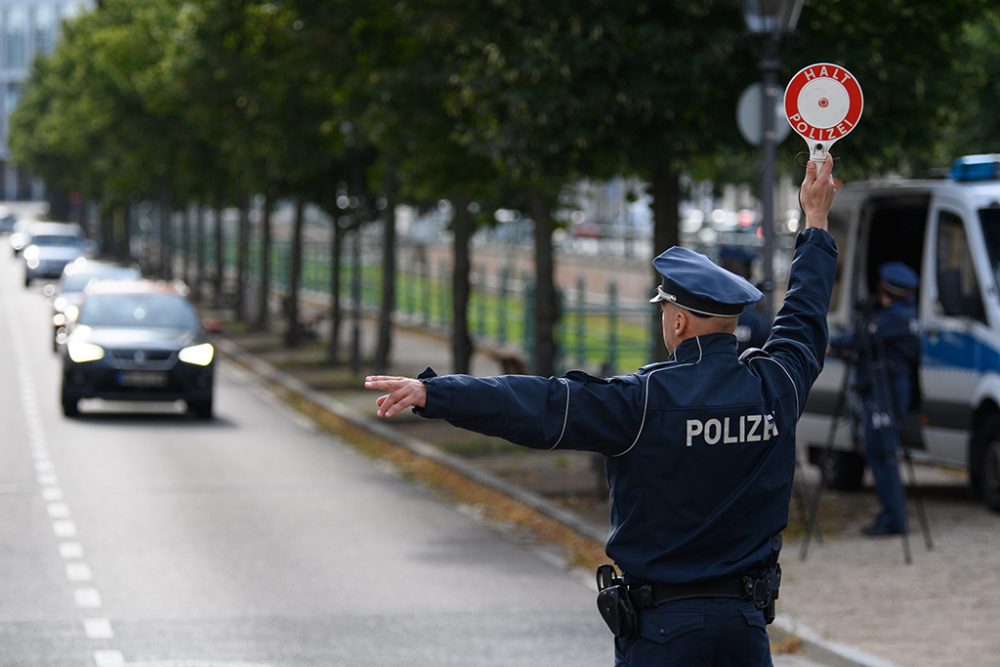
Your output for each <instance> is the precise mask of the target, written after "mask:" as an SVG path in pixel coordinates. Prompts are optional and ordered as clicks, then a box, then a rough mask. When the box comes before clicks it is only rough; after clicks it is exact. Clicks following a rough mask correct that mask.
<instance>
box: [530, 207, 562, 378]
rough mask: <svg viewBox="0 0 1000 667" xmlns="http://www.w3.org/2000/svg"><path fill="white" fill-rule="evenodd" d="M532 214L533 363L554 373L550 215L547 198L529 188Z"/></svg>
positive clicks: (544, 372) (554, 309)
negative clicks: (533, 283)
mask: <svg viewBox="0 0 1000 667" xmlns="http://www.w3.org/2000/svg"><path fill="white" fill-rule="evenodd" d="M531 215H532V217H533V218H534V220H535V226H534V235H535V340H534V346H535V349H534V359H533V360H532V365H533V367H534V372H535V373H536V374H538V375H542V376H549V375H555V368H556V353H557V350H556V341H555V328H556V321H557V320H558V319H559V313H558V304H557V298H558V297H557V295H556V288H555V278H554V274H555V267H554V254H553V250H552V216H551V209H550V207H549V199H548V198H547V197H546V196H545V195H543V194H542V193H540V192H537V191H535V192H532V195H531Z"/></svg>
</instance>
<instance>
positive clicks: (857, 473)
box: [818, 452, 865, 491]
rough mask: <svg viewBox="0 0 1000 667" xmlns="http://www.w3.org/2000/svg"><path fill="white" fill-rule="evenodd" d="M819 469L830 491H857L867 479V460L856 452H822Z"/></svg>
mask: <svg viewBox="0 0 1000 667" xmlns="http://www.w3.org/2000/svg"><path fill="white" fill-rule="evenodd" d="M818 463H819V469H820V472H821V473H822V474H823V483H824V484H825V485H826V488H828V489H836V490H838V491H856V490H858V489H860V488H861V485H862V483H863V482H864V479H865V459H864V457H863V456H861V455H860V454H858V453H856V452H830V453H829V456H827V453H826V452H820V455H819V461H818Z"/></svg>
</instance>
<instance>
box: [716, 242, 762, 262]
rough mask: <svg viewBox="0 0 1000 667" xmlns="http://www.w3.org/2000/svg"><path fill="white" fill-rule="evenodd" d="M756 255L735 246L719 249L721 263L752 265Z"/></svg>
mask: <svg viewBox="0 0 1000 667" xmlns="http://www.w3.org/2000/svg"><path fill="white" fill-rule="evenodd" d="M753 258H754V254H753V253H752V252H751V251H749V250H747V249H745V248H736V247H733V246H728V245H725V246H722V247H721V248H720V249H719V261H720V262H740V263H741V264H752V263H753Z"/></svg>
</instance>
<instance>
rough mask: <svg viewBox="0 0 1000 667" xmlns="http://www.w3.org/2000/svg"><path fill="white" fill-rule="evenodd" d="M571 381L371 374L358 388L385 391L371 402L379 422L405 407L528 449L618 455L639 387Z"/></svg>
mask: <svg viewBox="0 0 1000 667" xmlns="http://www.w3.org/2000/svg"><path fill="white" fill-rule="evenodd" d="M571 375H573V377H563V378H557V377H551V378H543V377H535V376H526V375H501V376H496V377H483V378H476V377H471V376H468V375H444V376H441V377H437V376H432V377H424V375H421V377H422V380H413V379H409V378H394V377H384V376H372V377H369V378H367V379H366V380H365V387H366V388H368V389H374V390H381V391H387V392H389V393H387V394H385V395H383V396H380V397H379V398H378V399H377V401H376V402H377V405H378V411H379V415H380V416H384V417H391V416H393V415H395V414H398V413H399V412H400V411H401V410H403V409H405V408H407V407H413V408H416V412H417V413H418V414H420V415H422V416H424V417H431V418H440V419H445V420H447V421H448V422H450V423H452V424H454V425H455V426H458V427H461V428H464V429H468V430H470V431H475V432H477V433H483V434H485V435H494V436H498V437H501V438H504V439H506V440H509V441H510V442H513V443H515V444H518V445H524V446H527V447H532V448H535V449H555V448H557V447H559V448H564V449H583V450H588V451H596V452H602V453H605V454H619V453H621V452H622V451H624V450H625V449H626V448H627V447H628V446H629V444H630V443H631V441H632V439H633V438H634V437H635V436H636V435H637V433H638V429H639V428H640V426H641V418H642V414H641V408H640V403H639V402H638V401H637V400H636V398H635V397H636V394H637V392H641V391H642V389H643V386H642V384H641V383H640V380H639V379H638V378H636V377H635V376H625V377H621V378H612V379H609V380H604V379H600V378H593V377H590V376H586V375H584V374H579V373H577V374H576V375H574V374H572V373H571ZM418 384H419V385H421V386H420V387H417V386H416V385H418Z"/></svg>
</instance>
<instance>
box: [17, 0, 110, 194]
mask: <svg viewBox="0 0 1000 667" xmlns="http://www.w3.org/2000/svg"><path fill="white" fill-rule="evenodd" d="M91 6H92V2H91V1H90V0H0V110H2V112H3V113H2V114H0V200H3V201H26V200H34V201H38V200H41V199H43V198H44V196H45V186H44V184H43V183H42V182H41V180H39V179H37V178H33V177H32V176H31V175H29V174H26V173H24V172H23V171H22V170H20V169H18V168H17V167H15V166H14V165H13V164H11V163H10V149H9V148H8V140H7V139H8V132H9V129H10V123H9V122H8V118H9V117H10V113H11V111H13V110H14V107H15V106H17V102H18V100H19V99H20V97H21V91H22V90H23V88H24V82H25V80H26V79H27V78H28V75H29V74H30V72H31V63H32V61H33V60H34V59H35V56H36V55H39V54H45V53H50V52H51V51H52V49H53V48H55V44H56V41H57V40H58V39H59V33H60V30H61V26H62V21H63V20H64V19H68V18H72V17H73V16H75V15H77V14H79V13H80V12H82V11H85V10H87V9H89V8H90V7H91Z"/></svg>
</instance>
